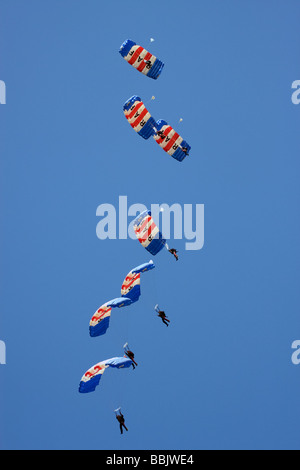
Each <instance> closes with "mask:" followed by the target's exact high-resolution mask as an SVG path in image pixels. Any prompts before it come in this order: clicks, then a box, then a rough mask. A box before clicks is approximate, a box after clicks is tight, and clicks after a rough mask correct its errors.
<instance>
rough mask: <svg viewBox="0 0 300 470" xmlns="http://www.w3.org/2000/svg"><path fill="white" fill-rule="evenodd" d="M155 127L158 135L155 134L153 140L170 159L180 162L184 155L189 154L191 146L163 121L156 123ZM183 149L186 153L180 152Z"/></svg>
mask: <svg viewBox="0 0 300 470" xmlns="http://www.w3.org/2000/svg"><path fill="white" fill-rule="evenodd" d="M155 127H156V129H157V131H158V132H159V134H157V133H155V135H153V138H154V140H155V141H156V142H157V143H158V145H160V147H161V148H162V149H164V151H165V152H167V153H168V154H169V155H171V157H173V158H175V159H176V160H178V161H179V162H182V160H184V158H185V157H186V153H189V151H190V149H191V146H190V145H189V144H188V143H187V142H186V141H185V140H183V138H182V137H181V136H180V135H179V134H177V132H175V130H174V129H173V127H171V126H169V124H168V123H167V122H166V121H164V120H163V119H159V120H158V121H156V123H155ZM183 148H185V149H186V153H185V152H184V151H183V150H182V149H183Z"/></svg>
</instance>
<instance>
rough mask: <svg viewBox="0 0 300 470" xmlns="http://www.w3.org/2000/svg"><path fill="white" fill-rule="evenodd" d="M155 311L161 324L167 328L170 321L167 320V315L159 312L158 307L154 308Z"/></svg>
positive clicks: (161, 311)
mask: <svg viewBox="0 0 300 470" xmlns="http://www.w3.org/2000/svg"><path fill="white" fill-rule="evenodd" d="M155 311H156V312H157V313H158V315H157V316H158V317H160V318H161V319H162V321H163V323H164V324H165V325H167V326H169V323H170V320H168V318H167V315H166V314H165V312H164V311H163V310H160V309H159V307H158V305H156V306H155Z"/></svg>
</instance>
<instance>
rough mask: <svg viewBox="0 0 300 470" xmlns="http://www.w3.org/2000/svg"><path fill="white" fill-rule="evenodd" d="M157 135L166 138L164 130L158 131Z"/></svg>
mask: <svg viewBox="0 0 300 470" xmlns="http://www.w3.org/2000/svg"><path fill="white" fill-rule="evenodd" d="M157 135H158V136H159V137H160V138H161V139H162V140H164V139H165V138H166V136H165V134H164V132H163V131H157Z"/></svg>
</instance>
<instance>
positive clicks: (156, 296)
mask: <svg viewBox="0 0 300 470" xmlns="http://www.w3.org/2000/svg"><path fill="white" fill-rule="evenodd" d="M153 285H154V297H155V304H159V289H158V287H157V279H156V272H155V273H153ZM153 307H154V305H153ZM153 307H152V308H153Z"/></svg>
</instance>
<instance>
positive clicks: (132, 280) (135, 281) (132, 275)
mask: <svg viewBox="0 0 300 470" xmlns="http://www.w3.org/2000/svg"><path fill="white" fill-rule="evenodd" d="M153 268H155V265H154V263H153V261H152V260H150V261H149V263H144V264H141V265H140V266H137V267H136V268H133V269H132V270H131V271H130V272H129V273H128V274H127V276H126V278H125V279H124V282H123V284H122V288H121V294H122V296H124V297H127V298H129V299H131V300H132V302H136V301H137V300H138V299H139V297H140V295H141V286H140V277H141V276H140V274H141V273H144V272H146V271H150V269H153Z"/></svg>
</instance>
